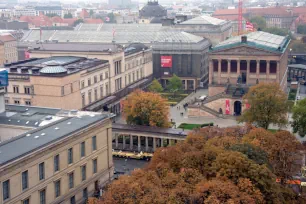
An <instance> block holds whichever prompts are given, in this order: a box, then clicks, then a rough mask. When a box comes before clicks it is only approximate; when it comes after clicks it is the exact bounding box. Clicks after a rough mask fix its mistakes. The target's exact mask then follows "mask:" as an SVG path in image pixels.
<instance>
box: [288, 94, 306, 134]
mask: <svg viewBox="0 0 306 204" xmlns="http://www.w3.org/2000/svg"><path fill="white" fill-rule="evenodd" d="M292 112H293V115H292V119H293V122H292V124H291V125H292V127H293V132H294V133H299V135H300V136H302V137H304V136H305V135H306V99H303V100H301V101H298V102H297V104H296V105H295V106H293V111H292Z"/></svg>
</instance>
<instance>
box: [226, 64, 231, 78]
mask: <svg viewBox="0 0 306 204" xmlns="http://www.w3.org/2000/svg"><path fill="white" fill-rule="evenodd" d="M227 77H228V78H229V79H230V78H231V60H227Z"/></svg>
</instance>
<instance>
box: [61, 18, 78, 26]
mask: <svg viewBox="0 0 306 204" xmlns="http://www.w3.org/2000/svg"><path fill="white" fill-rule="evenodd" d="M76 20H78V19H77V18H64V19H63V23H67V24H68V26H73V24H74V22H75V21H76Z"/></svg>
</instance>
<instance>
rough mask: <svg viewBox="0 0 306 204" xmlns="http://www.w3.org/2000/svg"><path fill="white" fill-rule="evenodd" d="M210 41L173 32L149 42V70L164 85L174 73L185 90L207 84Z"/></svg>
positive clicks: (184, 33)
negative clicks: (150, 50) (170, 34)
mask: <svg viewBox="0 0 306 204" xmlns="http://www.w3.org/2000/svg"><path fill="white" fill-rule="evenodd" d="M210 46H211V44H210V42H209V41H208V40H207V39H205V38H202V37H199V36H195V35H192V34H189V33H186V32H180V33H177V34H174V35H172V36H170V37H168V38H166V39H164V40H161V41H159V42H156V43H154V45H153V73H154V77H155V78H157V79H160V80H161V83H162V85H163V86H164V87H166V85H167V83H168V79H169V78H170V77H172V76H173V75H174V74H175V75H177V76H179V77H180V78H181V79H182V82H183V87H184V89H185V90H194V89H196V88H199V87H203V86H207V84H208V50H209V47H210Z"/></svg>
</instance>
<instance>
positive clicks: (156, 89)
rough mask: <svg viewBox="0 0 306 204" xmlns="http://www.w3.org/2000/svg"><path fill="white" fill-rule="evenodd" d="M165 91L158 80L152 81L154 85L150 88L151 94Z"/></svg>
mask: <svg viewBox="0 0 306 204" xmlns="http://www.w3.org/2000/svg"><path fill="white" fill-rule="evenodd" d="M163 90H164V89H163V87H162V85H161V84H160V83H159V81H158V80H157V79H154V80H153V81H152V84H151V85H150V86H149V91H151V92H157V93H158V92H162V91H163Z"/></svg>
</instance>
